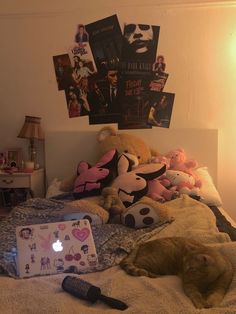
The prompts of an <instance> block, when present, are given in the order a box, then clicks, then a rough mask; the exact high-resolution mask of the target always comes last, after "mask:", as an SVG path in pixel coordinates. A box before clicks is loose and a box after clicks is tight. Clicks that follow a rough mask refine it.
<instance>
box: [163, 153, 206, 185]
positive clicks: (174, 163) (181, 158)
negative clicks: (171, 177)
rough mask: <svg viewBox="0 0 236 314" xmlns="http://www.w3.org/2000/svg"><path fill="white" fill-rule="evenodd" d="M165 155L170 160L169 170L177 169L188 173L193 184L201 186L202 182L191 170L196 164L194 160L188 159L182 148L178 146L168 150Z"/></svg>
mask: <svg viewBox="0 0 236 314" xmlns="http://www.w3.org/2000/svg"><path fill="white" fill-rule="evenodd" d="M165 157H166V158H167V159H169V161H170V168H169V169H171V170H179V171H183V172H185V173H188V174H190V175H191V176H193V177H194V179H195V186H196V187H199V188H200V187H201V185H202V182H201V180H200V179H199V178H198V177H197V176H196V174H195V173H194V172H193V170H194V169H195V168H196V167H197V166H198V163H197V161H196V160H188V159H187V156H186V154H185V151H184V149H182V148H178V149H175V150H172V151H170V152H168V153H167V154H166V155H165Z"/></svg>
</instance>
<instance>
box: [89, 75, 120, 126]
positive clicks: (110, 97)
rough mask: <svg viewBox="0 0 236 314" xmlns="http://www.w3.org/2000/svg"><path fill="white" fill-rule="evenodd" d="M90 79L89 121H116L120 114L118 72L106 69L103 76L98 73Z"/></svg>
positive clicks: (91, 122) (95, 122)
mask: <svg viewBox="0 0 236 314" xmlns="http://www.w3.org/2000/svg"><path fill="white" fill-rule="evenodd" d="M93 78H94V80H93V81H92V79H90V87H89V93H88V102H89V105H90V113H89V123H90V124H102V123H116V122H118V120H119V116H120V102H119V93H118V80H119V72H118V71H117V70H111V69H108V70H107V73H106V74H105V75H104V76H101V73H98V75H97V77H93Z"/></svg>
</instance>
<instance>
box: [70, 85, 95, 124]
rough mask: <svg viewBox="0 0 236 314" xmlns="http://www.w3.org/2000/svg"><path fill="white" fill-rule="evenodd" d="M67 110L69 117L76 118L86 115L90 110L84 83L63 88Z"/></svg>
mask: <svg viewBox="0 0 236 314" xmlns="http://www.w3.org/2000/svg"><path fill="white" fill-rule="evenodd" d="M65 96H66V103H67V110H68V115H69V118H76V117H81V116H85V115H88V114H89V112H90V106H89V103H88V100H87V98H88V89H86V83H85V85H84V87H83V86H82V85H81V87H77V86H73V85H71V86H70V87H69V88H67V89H66V90H65Z"/></svg>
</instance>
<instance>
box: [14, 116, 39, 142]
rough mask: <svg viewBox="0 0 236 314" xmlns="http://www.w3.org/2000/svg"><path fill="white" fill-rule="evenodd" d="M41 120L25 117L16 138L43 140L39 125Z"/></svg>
mask: <svg viewBox="0 0 236 314" xmlns="http://www.w3.org/2000/svg"><path fill="white" fill-rule="evenodd" d="M40 120H41V118H39V117H31V116H25V122H24V125H23V127H22V129H21V130H20V133H19V135H18V137H20V138H29V139H39V140H43V139H44V133H43V130H42V128H41V125H40Z"/></svg>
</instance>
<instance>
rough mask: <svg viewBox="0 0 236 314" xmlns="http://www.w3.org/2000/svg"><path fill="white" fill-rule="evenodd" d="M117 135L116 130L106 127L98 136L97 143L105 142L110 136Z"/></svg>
mask: <svg viewBox="0 0 236 314" xmlns="http://www.w3.org/2000/svg"><path fill="white" fill-rule="evenodd" d="M112 135H113V136H115V135H117V132H116V130H115V129H114V128H113V127H111V126H105V127H104V128H102V129H101V130H100V131H99V132H98V134H97V141H98V142H99V143H101V142H103V141H104V140H105V139H106V138H107V137H108V136H112Z"/></svg>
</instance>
